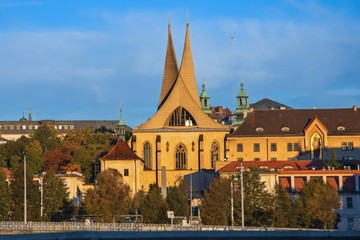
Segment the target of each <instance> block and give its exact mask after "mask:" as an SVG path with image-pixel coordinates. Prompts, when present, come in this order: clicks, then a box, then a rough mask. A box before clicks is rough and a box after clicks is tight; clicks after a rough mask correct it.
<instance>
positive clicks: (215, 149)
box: [211, 141, 219, 168]
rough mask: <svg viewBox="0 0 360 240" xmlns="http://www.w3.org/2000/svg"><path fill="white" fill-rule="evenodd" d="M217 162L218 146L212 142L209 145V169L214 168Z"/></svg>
mask: <svg viewBox="0 0 360 240" xmlns="http://www.w3.org/2000/svg"><path fill="white" fill-rule="evenodd" d="M218 160H219V144H218V143H217V142H215V141H214V142H213V143H212V144H211V167H212V168H214V167H215V163H216V162H217V161H218Z"/></svg>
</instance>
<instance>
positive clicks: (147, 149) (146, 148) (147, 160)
mask: <svg viewBox="0 0 360 240" xmlns="http://www.w3.org/2000/svg"><path fill="white" fill-rule="evenodd" d="M144 161H145V165H144V169H145V170H150V169H151V145H150V143H149V142H145V143H144Z"/></svg>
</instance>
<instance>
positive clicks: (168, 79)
mask: <svg viewBox="0 0 360 240" xmlns="http://www.w3.org/2000/svg"><path fill="white" fill-rule="evenodd" d="M178 75H179V68H178V63H177V60H176V54H175V48H174V44H173V40H172V34H171V25H170V14H169V20H168V42H167V48H166V57H165V66H164V76H163V81H162V87H161V93H160V99H159V105H158V109H159V108H160V107H161V105H162V104H163V103H164V101H165V99H166V96H167V95H168V94H169V91H170V89H171V87H172V86H173V85H174V83H175V81H176V79H177V77H178Z"/></svg>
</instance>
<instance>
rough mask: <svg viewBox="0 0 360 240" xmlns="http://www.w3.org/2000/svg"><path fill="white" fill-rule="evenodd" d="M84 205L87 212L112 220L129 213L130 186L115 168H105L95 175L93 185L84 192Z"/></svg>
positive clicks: (108, 220)
mask: <svg viewBox="0 0 360 240" xmlns="http://www.w3.org/2000/svg"><path fill="white" fill-rule="evenodd" d="M84 207H85V211H86V212H87V214H91V215H96V216H101V217H102V219H103V220H104V221H105V222H112V221H114V218H116V217H117V216H120V215H126V214H129V211H130V207H131V197H130V187H129V186H128V185H127V184H126V183H125V182H124V180H123V178H122V175H121V174H120V173H119V172H118V171H117V170H115V169H108V170H105V171H103V172H101V173H100V174H99V175H98V176H97V183H96V184H95V187H94V188H93V189H89V190H88V191H87V192H86V195H85V200H84Z"/></svg>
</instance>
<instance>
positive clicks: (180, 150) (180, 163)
mask: <svg viewBox="0 0 360 240" xmlns="http://www.w3.org/2000/svg"><path fill="white" fill-rule="evenodd" d="M175 159H176V163H175V168H176V169H186V168H187V160H186V148H185V146H184V145H182V144H180V145H178V146H177V147H176V156H175Z"/></svg>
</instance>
